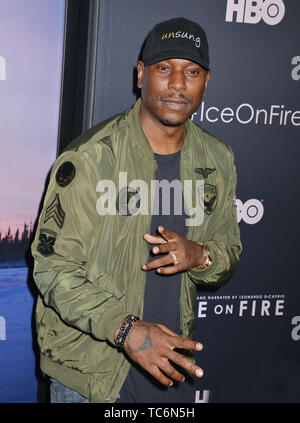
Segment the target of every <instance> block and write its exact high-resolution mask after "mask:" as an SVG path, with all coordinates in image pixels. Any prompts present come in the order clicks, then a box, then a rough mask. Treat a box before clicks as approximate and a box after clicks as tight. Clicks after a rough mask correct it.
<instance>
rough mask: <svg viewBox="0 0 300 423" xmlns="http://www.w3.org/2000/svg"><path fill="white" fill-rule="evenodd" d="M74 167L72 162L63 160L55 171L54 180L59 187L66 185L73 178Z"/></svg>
mask: <svg viewBox="0 0 300 423" xmlns="http://www.w3.org/2000/svg"><path fill="white" fill-rule="evenodd" d="M75 174H76V169H75V166H74V165H73V163H72V162H64V163H63V164H62V165H60V166H59V168H58V170H57V172H56V182H57V183H58V185H59V186H60V187H63V188H64V187H66V186H67V185H69V183H70V182H72V180H73V179H74V178H75Z"/></svg>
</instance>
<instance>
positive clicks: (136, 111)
mask: <svg viewBox="0 0 300 423" xmlns="http://www.w3.org/2000/svg"><path fill="white" fill-rule="evenodd" d="M141 103H142V101H141V98H139V99H138V100H137V101H136V103H135V104H134V106H133V108H132V109H131V110H130V113H129V121H130V125H131V128H132V136H133V139H134V142H135V144H137V145H138V146H139V148H140V149H141V150H142V153H143V154H144V155H146V156H147V157H149V159H152V160H154V155H153V151H152V148H151V145H150V143H149V141H148V139H147V138H146V136H145V134H144V131H143V128H142V125H141V122H140V109H141ZM190 127H191V121H190V119H188V120H187V122H186V137H185V139H184V142H183V146H182V149H181V152H182V153H183V154H185V152H187V151H188V149H189V148H190V145H191V130H190Z"/></svg>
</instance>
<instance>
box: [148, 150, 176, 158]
mask: <svg viewBox="0 0 300 423" xmlns="http://www.w3.org/2000/svg"><path fill="white" fill-rule="evenodd" d="M180 152H181V149H180V150H178V151H175V153H170V154H159V153H153V154H154V157H155V158H162V157H166V158H167V157H168V158H170V157H176V156H179V155H180Z"/></svg>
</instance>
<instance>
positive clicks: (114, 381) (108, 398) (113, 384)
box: [105, 166, 157, 401]
mask: <svg viewBox="0 0 300 423" xmlns="http://www.w3.org/2000/svg"><path fill="white" fill-rule="evenodd" d="M156 167H157V166H155V169H154V174H153V178H154V177H155V170H156ZM150 220H151V218H150ZM149 227H150V224H149V222H147V228H148V229H149ZM143 301H144V299H143V298H142V304H141V306H140V308H139V310H138V313H137V314H138V316H140V314H141V311H142V308H143ZM125 361H126V358H125V357H124V356H123V359H122V360H121V364H120V367H119V369H118V372H117V374H116V376H115V378H114V380H113V383H112V385H111V388H110V390H109V393H108V395H107V397H106V399H105V401H111V400H112V399H115V396H114V395H113V396H112V395H111V393H112V390H113V388H114V386H115V383H116V381H117V379H118V377H119V375H120V372H121V369H122V366H123V364H124V363H125Z"/></svg>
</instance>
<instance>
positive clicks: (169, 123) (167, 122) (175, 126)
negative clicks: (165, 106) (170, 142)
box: [159, 119, 184, 128]
mask: <svg viewBox="0 0 300 423" xmlns="http://www.w3.org/2000/svg"><path fill="white" fill-rule="evenodd" d="M159 121H160V123H162V124H163V125H164V126H168V127H170V128H177V127H178V126H181V125H183V124H184V122H170V121H169V120H165V119H159Z"/></svg>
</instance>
